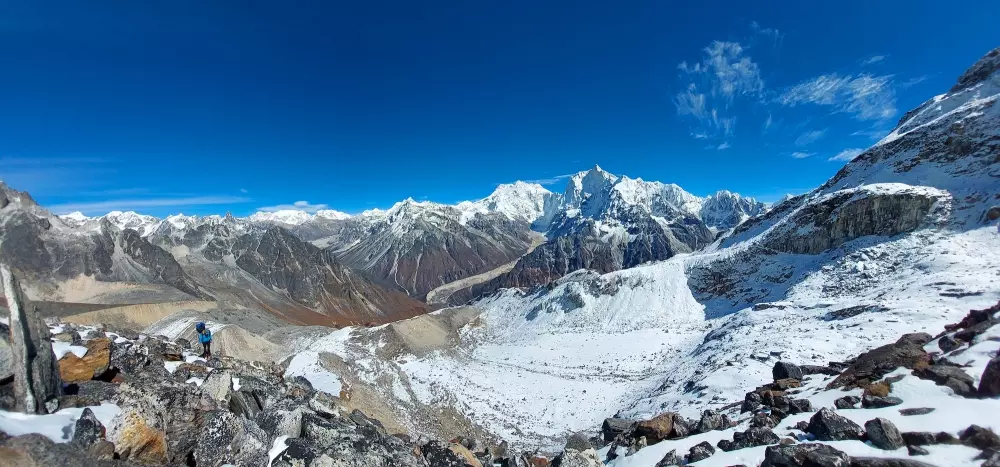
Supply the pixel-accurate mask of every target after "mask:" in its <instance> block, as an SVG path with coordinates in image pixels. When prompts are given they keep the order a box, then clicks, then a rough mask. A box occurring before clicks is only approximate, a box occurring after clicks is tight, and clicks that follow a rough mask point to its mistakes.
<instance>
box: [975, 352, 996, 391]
mask: <svg viewBox="0 0 1000 467" xmlns="http://www.w3.org/2000/svg"><path fill="white" fill-rule="evenodd" d="M979 395H980V396H982V397H1000V356H996V357H993V359H992V360H990V362H989V363H987V364H986V370H985V371H983V376H982V377H981V378H980V380H979Z"/></svg>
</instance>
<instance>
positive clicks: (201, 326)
mask: <svg viewBox="0 0 1000 467" xmlns="http://www.w3.org/2000/svg"><path fill="white" fill-rule="evenodd" d="M194 330H195V331H198V341H199V342H201V349H202V351H201V357H202V358H208V357H211V356H212V331H210V330H209V329H208V327H206V326H205V323H198V324H196V325H194Z"/></svg>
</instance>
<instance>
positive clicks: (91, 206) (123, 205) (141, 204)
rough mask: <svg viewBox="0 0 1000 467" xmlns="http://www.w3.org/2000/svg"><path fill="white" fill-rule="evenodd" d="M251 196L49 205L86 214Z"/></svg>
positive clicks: (221, 201)
mask: <svg viewBox="0 0 1000 467" xmlns="http://www.w3.org/2000/svg"><path fill="white" fill-rule="evenodd" d="M249 201H250V198H244V197H241V196H191V197H184V198H150V199H115V200H106V201H94V202H86V203H63V204H55V205H52V206H49V209H50V210H51V211H52V212H54V213H56V214H67V213H71V212H75V211H80V212H82V213H84V214H105V213H108V212H110V211H137V210H141V209H145V208H159V207H190V206H208V205H218V204H241V203H246V202H249Z"/></svg>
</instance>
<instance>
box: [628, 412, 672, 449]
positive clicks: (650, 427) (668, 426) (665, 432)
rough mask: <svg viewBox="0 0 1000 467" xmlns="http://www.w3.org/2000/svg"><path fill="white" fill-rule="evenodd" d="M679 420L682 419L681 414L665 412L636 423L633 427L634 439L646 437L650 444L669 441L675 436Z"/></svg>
mask: <svg viewBox="0 0 1000 467" xmlns="http://www.w3.org/2000/svg"><path fill="white" fill-rule="evenodd" d="M678 418H681V416H680V414H677V413H674V412H665V413H662V414H660V415H657V416H656V417H653V418H651V419H649V420H642V421H640V422H636V424H635V427H633V434H634V437H635V438H639V437H642V436H645V437H646V440H647V441H648V442H649V444H654V443H658V442H660V441H663V440H665V439H669V438H671V437H672V436H674V425H675V423H674V422H675V420H676V419H678Z"/></svg>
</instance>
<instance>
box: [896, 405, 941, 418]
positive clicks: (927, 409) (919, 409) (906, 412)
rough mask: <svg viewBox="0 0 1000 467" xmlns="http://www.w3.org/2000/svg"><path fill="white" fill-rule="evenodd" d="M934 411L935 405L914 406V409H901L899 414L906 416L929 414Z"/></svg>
mask: <svg viewBox="0 0 1000 467" xmlns="http://www.w3.org/2000/svg"><path fill="white" fill-rule="evenodd" d="M933 411H934V408H933V407H914V408H912V409H899V414H900V415H902V416H904V417H912V416H914V415H927V414H929V413H931V412H933Z"/></svg>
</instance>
